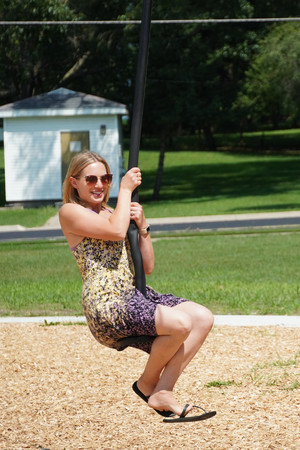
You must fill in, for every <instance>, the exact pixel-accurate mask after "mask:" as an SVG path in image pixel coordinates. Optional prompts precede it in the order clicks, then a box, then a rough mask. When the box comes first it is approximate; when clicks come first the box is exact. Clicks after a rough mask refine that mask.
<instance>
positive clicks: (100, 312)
mask: <svg viewBox="0 0 300 450" xmlns="http://www.w3.org/2000/svg"><path fill="white" fill-rule="evenodd" d="M111 182H112V175H111V174H110V169H109V166H108V164H107V162H106V161H105V160H104V159H103V158H102V157H101V156H100V155H98V154H97V153H94V152H90V151H86V152H82V153H78V154H77V155H76V156H75V157H74V158H73V160H72V161H71V163H70V166H69V170H68V173H67V175H66V178H65V181H64V186H63V200H64V204H63V206H62V208H61V209H60V213H59V218H60V223H61V227H62V230H63V233H64V235H65V237H66V239H67V241H68V243H69V246H70V248H71V251H72V252H73V254H74V256H75V258H76V260H77V263H78V266H79V269H80V271H81V275H82V279H83V291H82V304H83V309H84V312H85V315H86V319H87V323H88V326H89V328H90V330H91V332H92V334H93V336H94V337H95V338H96V339H97V340H98V341H99V342H100V343H102V344H104V345H106V346H108V347H111V348H116V349H117V348H118V341H119V340H120V339H122V338H125V337H128V336H132V335H149V336H155V338H153V339H152V341H151V342H150V343H149V342H148V343H141V344H138V345H135V346H136V347H138V348H140V349H141V350H144V351H146V352H148V353H149V359H148V361H147V364H146V367H145V369H144V372H143V373H142V375H141V376H140V378H139V380H138V381H137V382H135V383H134V385H133V389H134V391H135V392H136V393H137V394H138V395H139V396H140V397H141V398H142V399H143V400H145V401H146V402H147V403H148V405H149V406H150V407H151V408H153V409H155V410H156V411H157V412H158V413H159V414H161V415H163V416H165V417H170V416H174V415H178V416H180V418H179V419H175V420H183V419H186V420H187V418H186V417H185V416H186V414H187V413H188V412H189V411H190V410H191V409H192V408H193V405H189V404H188V405H186V406H185V407H184V408H182V406H180V404H179V403H178V402H177V401H176V399H175V398H174V396H173V388H174V385H175V383H176V381H177V380H178V378H179V376H180V374H181V373H182V371H183V370H184V368H185V367H186V366H187V365H188V363H189V362H190V361H191V359H192V358H193V357H194V356H195V354H196V353H197V352H198V350H199V349H200V347H201V346H202V344H203V342H204V340H205V338H206V336H207V335H208V333H209V331H210V330H211V328H212V325H213V316H212V314H211V312H210V311H209V310H208V309H206V308H205V307H204V306H200V305H198V304H196V303H193V302H191V301H188V300H185V299H183V298H178V297H175V296H173V295H171V294H159V293H157V292H156V291H154V290H153V289H152V288H150V287H148V286H147V288H146V289H147V295H146V297H144V296H143V295H142V294H141V293H140V292H139V291H138V290H137V289H135V286H134V272H133V264H132V258H131V253H130V248H129V245H128V241H127V238H126V234H127V230H128V226H129V223H130V220H131V219H132V220H134V221H135V222H136V225H137V227H138V230H139V241H138V243H139V248H140V251H141V255H142V259H143V265H144V271H145V274H146V275H147V274H150V273H151V272H152V271H153V268H154V254H153V247H152V243H151V237H150V234H149V229H148V224H147V221H146V218H145V215H144V212H143V208H142V206H141V205H140V204H139V203H137V202H131V194H132V192H133V190H134V189H135V188H137V187H138V186H140V184H141V182H142V176H141V172H140V169H139V168H138V167H134V168H132V169H130V170H129V171H128V172H127V173H126V174H125V175H124V177H123V178H122V180H121V183H120V189H119V195H118V201H117V204H116V208H115V209H114V210H111V209H110V208H108V207H107V201H108V197H109V189H110V185H111ZM208 414H211V413H208ZM202 416H204V415H202ZM202 416H197V417H202ZM204 418H207V417H204ZM190 419H193V420H194V419H195V417H190ZM165 420H167V421H171V420H173V421H174V419H165Z"/></svg>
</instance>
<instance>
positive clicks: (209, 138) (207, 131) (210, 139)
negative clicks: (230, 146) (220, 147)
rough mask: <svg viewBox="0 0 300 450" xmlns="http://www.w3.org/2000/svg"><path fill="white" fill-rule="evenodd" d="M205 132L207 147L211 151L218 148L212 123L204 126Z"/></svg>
mask: <svg viewBox="0 0 300 450" xmlns="http://www.w3.org/2000/svg"><path fill="white" fill-rule="evenodd" d="M203 133H204V139H205V144H206V147H207V148H208V150H211V151H214V150H216V148H217V147H216V143H215V140H214V137H213V134H212V131H211V127H210V125H205V126H204V127H203Z"/></svg>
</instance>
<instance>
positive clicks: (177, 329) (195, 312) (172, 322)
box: [138, 302, 213, 414]
mask: <svg viewBox="0 0 300 450" xmlns="http://www.w3.org/2000/svg"><path fill="white" fill-rule="evenodd" d="M155 324H156V329H157V333H158V335H159V336H158V337H157V338H156V339H155V341H154V342H153V345H152V349H151V353H150V356H149V359H148V362H147V364H146V367H145V370H144V372H143V374H142V376H141V377H140V379H139V381H138V386H139V389H140V390H141V391H142V392H143V393H144V394H145V395H151V396H150V398H149V401H148V404H149V406H151V407H152V408H155V409H160V410H163V409H165V410H171V411H173V412H175V413H176V414H180V413H181V411H182V407H181V406H180V405H179V404H178V402H177V401H176V400H175V398H174V397H173V394H172V391H173V388H174V385H175V383H176V381H177V380H178V378H179V376H180V375H181V373H182V371H183V370H184V368H185V367H186V366H187V365H188V363H189V362H190V361H191V359H192V358H193V357H194V356H195V354H196V353H197V352H198V350H199V349H200V347H201V346H202V344H203V342H204V341H205V338H206V337H207V335H208V333H209V331H210V330H211V328H212V325H213V316H212V314H211V312H210V311H209V310H208V309H206V308H205V307H203V306H201V305H198V304H196V303H193V302H184V303H181V304H180V305H177V306H175V307H173V308H169V307H165V306H162V305H159V307H158V308H157V312H156V316H155Z"/></svg>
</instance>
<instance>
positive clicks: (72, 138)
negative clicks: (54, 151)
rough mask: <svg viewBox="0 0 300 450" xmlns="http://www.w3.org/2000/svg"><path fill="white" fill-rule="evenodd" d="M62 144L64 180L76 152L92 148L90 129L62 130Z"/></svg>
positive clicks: (62, 172)
mask: <svg viewBox="0 0 300 450" xmlns="http://www.w3.org/2000/svg"><path fill="white" fill-rule="evenodd" d="M60 145H61V175H62V181H63V180H64V179H65V176H66V174H67V171H68V167H69V164H70V161H71V159H72V158H73V156H75V155H76V153H79V152H82V151H84V150H88V149H89V148H90V133H89V131H62V132H61V133H60Z"/></svg>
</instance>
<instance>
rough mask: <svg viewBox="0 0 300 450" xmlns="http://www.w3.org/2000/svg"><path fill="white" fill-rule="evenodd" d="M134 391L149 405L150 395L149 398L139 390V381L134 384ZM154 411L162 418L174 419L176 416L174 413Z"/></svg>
mask: <svg viewBox="0 0 300 450" xmlns="http://www.w3.org/2000/svg"><path fill="white" fill-rule="evenodd" d="M132 389H133V390H134V392H135V393H136V394H137V395H138V396H139V397H141V399H142V400H144V402H146V403H148V400H149V397H150V395H148V396H147V395H145V394H143V393H142V391H140V390H139V388H138V385H137V381H135V382H134V383H133V385H132ZM154 411H156V412H157V414H159V415H160V416H163V417H174V416H175V414H174V413H173V412H172V411H159V409H154Z"/></svg>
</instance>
